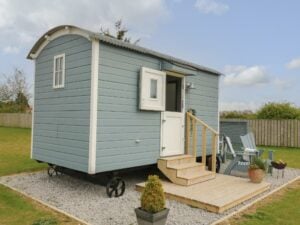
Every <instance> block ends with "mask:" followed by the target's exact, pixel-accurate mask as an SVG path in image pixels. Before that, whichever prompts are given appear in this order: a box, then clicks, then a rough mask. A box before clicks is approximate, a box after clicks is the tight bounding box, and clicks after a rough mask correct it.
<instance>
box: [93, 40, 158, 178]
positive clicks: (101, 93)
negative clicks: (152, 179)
mask: <svg viewBox="0 0 300 225" xmlns="http://www.w3.org/2000/svg"><path fill="white" fill-rule="evenodd" d="M99 55H100V59H99V87H98V88H99V89H98V129H97V152H96V172H102V171H109V170H115V169H122V168H129V167H135V166H142V165H148V164H153V163H156V160H157V158H159V147H160V112H152V111H140V110H139V99H138V95H139V89H138V87H139V73H140V69H141V67H143V66H144V67H149V68H152V69H157V70H159V67H160V61H159V60H158V59H155V58H152V57H149V56H146V55H143V54H139V53H135V52H133V51H129V50H126V49H120V48H116V47H114V46H111V45H107V44H104V43H102V42H100V52H99ZM136 140H140V142H139V143H137V142H136Z"/></svg>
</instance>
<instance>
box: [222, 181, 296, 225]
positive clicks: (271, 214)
mask: <svg viewBox="0 0 300 225" xmlns="http://www.w3.org/2000/svg"><path fill="white" fill-rule="evenodd" d="M299 221H300V180H298V181H296V182H294V183H293V184H291V185H289V186H288V187H286V188H284V189H282V190H280V191H278V192H276V193H275V194H273V195H271V196H269V197H268V198H267V199H265V200H264V201H262V202H259V203H257V204H255V205H254V206H252V207H250V208H249V209H247V210H246V211H245V212H243V213H242V214H240V215H238V216H235V217H234V218H231V219H230V220H229V221H227V222H226V223H224V224H231V225H283V224H284V225H298V224H299Z"/></svg>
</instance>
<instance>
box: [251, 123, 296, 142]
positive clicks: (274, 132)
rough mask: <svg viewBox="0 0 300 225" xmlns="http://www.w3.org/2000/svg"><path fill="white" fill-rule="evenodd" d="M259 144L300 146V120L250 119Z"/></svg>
mask: <svg viewBox="0 0 300 225" xmlns="http://www.w3.org/2000/svg"><path fill="white" fill-rule="evenodd" d="M248 125H249V128H250V129H251V130H252V131H253V133H254V135H255V141H256V144H257V145H263V146H280V147H300V120H248Z"/></svg>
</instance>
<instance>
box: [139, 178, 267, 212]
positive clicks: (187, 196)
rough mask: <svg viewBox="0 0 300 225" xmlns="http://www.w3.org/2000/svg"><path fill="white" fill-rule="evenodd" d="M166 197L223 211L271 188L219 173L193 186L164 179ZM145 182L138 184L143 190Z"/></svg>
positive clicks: (213, 210)
mask: <svg viewBox="0 0 300 225" xmlns="http://www.w3.org/2000/svg"><path fill="white" fill-rule="evenodd" d="M162 183H163V187H164V191H165V194H166V197H167V198H169V199H172V200H176V201H179V202H181V203H184V204H187V205H191V206H193V207H197V208H201V209H206V210H208V211H211V212H216V213H222V212H224V211H225V210H227V209H230V208H232V207H234V206H236V205H238V204H240V203H241V202H243V201H246V200H248V199H250V198H252V197H254V196H256V195H258V194H260V193H262V192H264V191H266V190H268V189H269V188H270V184H269V183H266V182H262V183H260V184H254V183H251V182H249V180H248V179H244V178H239V177H233V176H227V175H222V174H217V176H216V178H215V179H212V180H209V181H206V182H203V183H198V184H195V185H191V186H181V185H177V184H174V183H171V182H168V181H162ZM144 186H145V183H140V184H137V185H136V190H138V191H142V190H143V188H144Z"/></svg>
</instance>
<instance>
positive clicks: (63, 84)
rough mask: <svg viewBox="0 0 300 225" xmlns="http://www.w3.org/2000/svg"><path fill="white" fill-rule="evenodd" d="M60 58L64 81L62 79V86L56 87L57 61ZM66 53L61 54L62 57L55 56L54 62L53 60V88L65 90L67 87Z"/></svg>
mask: <svg viewBox="0 0 300 225" xmlns="http://www.w3.org/2000/svg"><path fill="white" fill-rule="evenodd" d="M58 58H62V70H61V72H62V73H61V76H62V79H61V82H62V83H61V84H57V85H55V73H56V72H57V71H56V59H58ZM65 69H66V67H65V53H63V54H60V55H55V56H54V60H53V88H55V89H56V88H64V87H65ZM59 80H60V79H59V77H58V81H59Z"/></svg>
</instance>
